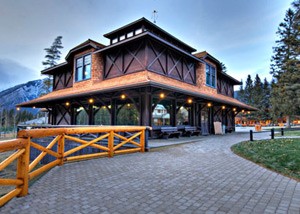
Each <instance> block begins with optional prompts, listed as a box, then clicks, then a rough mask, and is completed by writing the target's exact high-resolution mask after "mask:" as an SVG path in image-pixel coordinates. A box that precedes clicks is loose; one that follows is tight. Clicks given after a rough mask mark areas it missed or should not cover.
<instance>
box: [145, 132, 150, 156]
mask: <svg viewBox="0 0 300 214" xmlns="http://www.w3.org/2000/svg"><path fill="white" fill-rule="evenodd" d="M148 138H149V129H148V128H146V129H145V151H147V152H148V151H149V146H148Z"/></svg>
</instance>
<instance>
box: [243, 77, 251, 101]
mask: <svg viewBox="0 0 300 214" xmlns="http://www.w3.org/2000/svg"><path fill="white" fill-rule="evenodd" d="M244 100H245V102H246V103H247V104H249V105H253V80H252V78H251V75H248V77H247V80H246V83H245V90H244Z"/></svg>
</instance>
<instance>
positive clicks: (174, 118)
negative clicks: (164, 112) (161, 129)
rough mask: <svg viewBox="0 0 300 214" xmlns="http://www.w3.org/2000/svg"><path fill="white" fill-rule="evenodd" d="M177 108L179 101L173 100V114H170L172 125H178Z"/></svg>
mask: <svg viewBox="0 0 300 214" xmlns="http://www.w3.org/2000/svg"><path fill="white" fill-rule="evenodd" d="M176 109H177V101H176V99H175V100H172V108H171V112H170V113H171V115H170V119H171V121H170V122H171V123H170V124H171V126H177V117H176V113H177V112H176Z"/></svg>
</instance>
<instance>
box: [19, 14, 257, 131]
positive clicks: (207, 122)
mask: <svg viewBox="0 0 300 214" xmlns="http://www.w3.org/2000/svg"><path fill="white" fill-rule="evenodd" d="M104 36H105V37H106V38H108V39H109V40H110V44H109V45H107V46H105V45H102V44H100V43H98V42H96V41H93V40H90V39H89V40H87V41H85V42H84V43H82V44H80V45H78V46H76V47H74V48H73V49H71V50H70V51H69V53H68V54H67V56H66V62H64V63H61V64H59V65H57V66H55V67H52V68H48V69H45V70H43V71H42V74H47V75H52V76H53V92H51V93H49V94H47V95H45V96H42V97H40V98H37V99H35V100H32V101H29V102H25V103H21V104H19V105H18V106H20V107H33V106H35V107H38V108H47V109H48V111H49V123H51V124H53V125H72V124H83V123H85V124H89V125H97V124H102V125H118V124H126V123H128V124H136V125H143V126H163V125H170V126H177V125H178V124H189V125H191V126H197V127H199V128H200V129H203V130H204V129H205V130H207V131H208V132H210V133H212V132H213V122H214V121H220V122H222V124H223V125H225V126H226V127H232V128H233V129H234V117H235V115H236V114H237V113H238V112H240V111H242V110H245V111H252V110H256V109H255V108H253V107H251V106H249V105H246V104H245V103H242V102H240V101H238V100H236V99H234V91H233V86H234V85H239V84H240V82H239V81H237V80H236V79H234V78H232V77H231V76H230V75H228V74H227V73H224V72H223V71H222V68H221V63H220V61H219V60H217V59H216V58H214V57H213V56H212V55H210V54H209V53H208V52H206V51H204V52H199V53H195V54H194V53H193V52H195V51H196V50H195V49H194V48H192V47H190V46H189V45H187V44H185V43H184V42H182V41H180V40H178V39H177V38H175V37H174V36H173V35H171V34H169V33H168V32H166V31H164V30H163V29H161V28H159V27H158V26H157V25H155V24H153V23H151V22H150V21H148V20H147V19H145V18H141V19H139V20H137V21H135V22H133V23H130V24H128V25H125V26H123V27H121V28H119V29H117V30H114V31H112V32H110V33H107V34H105V35H104ZM201 42H203V41H201ZM103 118H105V119H103ZM126 121H127V122H126Z"/></svg>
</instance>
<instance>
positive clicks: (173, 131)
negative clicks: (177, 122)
mask: <svg viewBox="0 0 300 214" xmlns="http://www.w3.org/2000/svg"><path fill="white" fill-rule="evenodd" d="M180 135H181V132H180V131H178V129H177V127H172V126H166V127H161V128H160V133H159V137H160V138H163V139H168V138H169V137H176V138H179V136H180Z"/></svg>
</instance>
